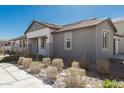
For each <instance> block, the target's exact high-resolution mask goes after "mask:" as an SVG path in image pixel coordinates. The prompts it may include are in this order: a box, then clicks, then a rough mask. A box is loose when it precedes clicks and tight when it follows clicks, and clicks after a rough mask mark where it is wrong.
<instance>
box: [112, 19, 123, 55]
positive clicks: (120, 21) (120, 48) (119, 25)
mask: <svg viewBox="0 0 124 93" xmlns="http://www.w3.org/2000/svg"><path fill="white" fill-rule="evenodd" d="M113 23H114V25H115V27H116V28H117V30H118V34H120V35H121V37H123V36H124V18H116V19H113ZM118 53H119V54H124V38H119V45H118Z"/></svg>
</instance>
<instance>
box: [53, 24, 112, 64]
mask: <svg viewBox="0 0 124 93" xmlns="http://www.w3.org/2000/svg"><path fill="white" fill-rule="evenodd" d="M104 29H105V30H107V31H109V32H110V50H108V51H103V49H102V47H103V46H102V41H103V40H102V39H103V37H102V32H103V31H104ZM71 31H72V50H64V32H59V33H55V34H54V39H53V40H54V56H55V57H61V58H65V59H68V58H74V59H79V58H83V57H87V58H88V59H89V60H91V61H92V62H95V61H96V59H97V58H108V57H110V56H112V55H113V33H114V32H113V31H114V29H113V28H112V27H111V26H110V24H109V23H108V22H105V23H102V24H99V25H98V26H92V27H87V28H82V29H76V30H71ZM65 32H66V31H65Z"/></svg>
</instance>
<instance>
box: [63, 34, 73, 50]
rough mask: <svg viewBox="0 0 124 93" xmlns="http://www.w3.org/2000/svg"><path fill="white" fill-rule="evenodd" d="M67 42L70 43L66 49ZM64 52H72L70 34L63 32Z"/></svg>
mask: <svg viewBox="0 0 124 93" xmlns="http://www.w3.org/2000/svg"><path fill="white" fill-rule="evenodd" d="M68 34H69V37H67V36H68ZM68 41H70V48H67V42H68ZM64 50H72V32H64Z"/></svg>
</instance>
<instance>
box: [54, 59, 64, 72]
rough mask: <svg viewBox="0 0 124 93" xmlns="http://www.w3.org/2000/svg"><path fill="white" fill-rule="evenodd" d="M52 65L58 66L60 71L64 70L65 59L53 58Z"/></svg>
mask: <svg viewBox="0 0 124 93" xmlns="http://www.w3.org/2000/svg"><path fill="white" fill-rule="evenodd" d="M52 65H53V66H55V67H57V68H58V70H59V71H60V70H62V68H63V67H64V63H63V60H62V59H60V58H56V59H53V60H52Z"/></svg>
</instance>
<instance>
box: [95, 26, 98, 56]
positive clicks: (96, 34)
mask: <svg viewBox="0 0 124 93" xmlns="http://www.w3.org/2000/svg"><path fill="white" fill-rule="evenodd" d="M97 33H98V32H97V25H96V37H95V38H96V58H97V39H98V38H97Z"/></svg>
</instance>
